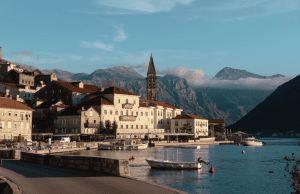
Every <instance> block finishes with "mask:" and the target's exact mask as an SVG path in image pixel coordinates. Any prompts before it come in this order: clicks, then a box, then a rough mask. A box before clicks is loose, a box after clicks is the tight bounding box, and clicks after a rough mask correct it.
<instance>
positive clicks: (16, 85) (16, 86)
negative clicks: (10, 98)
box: [0, 82, 36, 90]
mask: <svg viewBox="0 0 300 194" xmlns="http://www.w3.org/2000/svg"><path fill="white" fill-rule="evenodd" d="M0 84H4V85H7V86H11V87H15V88H19V89H25V86H24V85H19V84H13V83H6V82H0ZM30 89H31V90H36V87H34V86H30Z"/></svg>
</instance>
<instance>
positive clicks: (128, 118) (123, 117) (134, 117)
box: [119, 115, 136, 121]
mask: <svg viewBox="0 0 300 194" xmlns="http://www.w3.org/2000/svg"><path fill="white" fill-rule="evenodd" d="M119 119H120V121H135V120H136V116H132V115H124V116H120V118H119Z"/></svg>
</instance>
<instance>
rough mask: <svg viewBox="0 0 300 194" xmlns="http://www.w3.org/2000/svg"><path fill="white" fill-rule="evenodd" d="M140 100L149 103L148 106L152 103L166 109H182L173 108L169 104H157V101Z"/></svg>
mask: <svg viewBox="0 0 300 194" xmlns="http://www.w3.org/2000/svg"><path fill="white" fill-rule="evenodd" d="M140 100H142V101H144V102H147V103H148V104H151V103H152V104H156V105H159V106H164V107H167V108H173V109H180V108H178V107H176V106H172V105H170V104H168V103H164V102H157V101H152V100H144V99H140Z"/></svg>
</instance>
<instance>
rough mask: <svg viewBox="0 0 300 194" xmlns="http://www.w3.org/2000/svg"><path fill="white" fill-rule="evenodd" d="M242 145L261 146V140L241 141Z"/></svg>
mask: <svg viewBox="0 0 300 194" xmlns="http://www.w3.org/2000/svg"><path fill="white" fill-rule="evenodd" d="M243 145H244V146H263V143H262V142H258V141H252V142H250V141H248V142H244V143H243Z"/></svg>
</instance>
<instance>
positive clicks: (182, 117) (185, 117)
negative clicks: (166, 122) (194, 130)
mask: <svg viewBox="0 0 300 194" xmlns="http://www.w3.org/2000/svg"><path fill="white" fill-rule="evenodd" d="M172 119H204V118H202V117H198V116H196V115H185V114H181V115H177V116H176V117H174V118H172ZM206 120H207V119H206Z"/></svg>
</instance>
